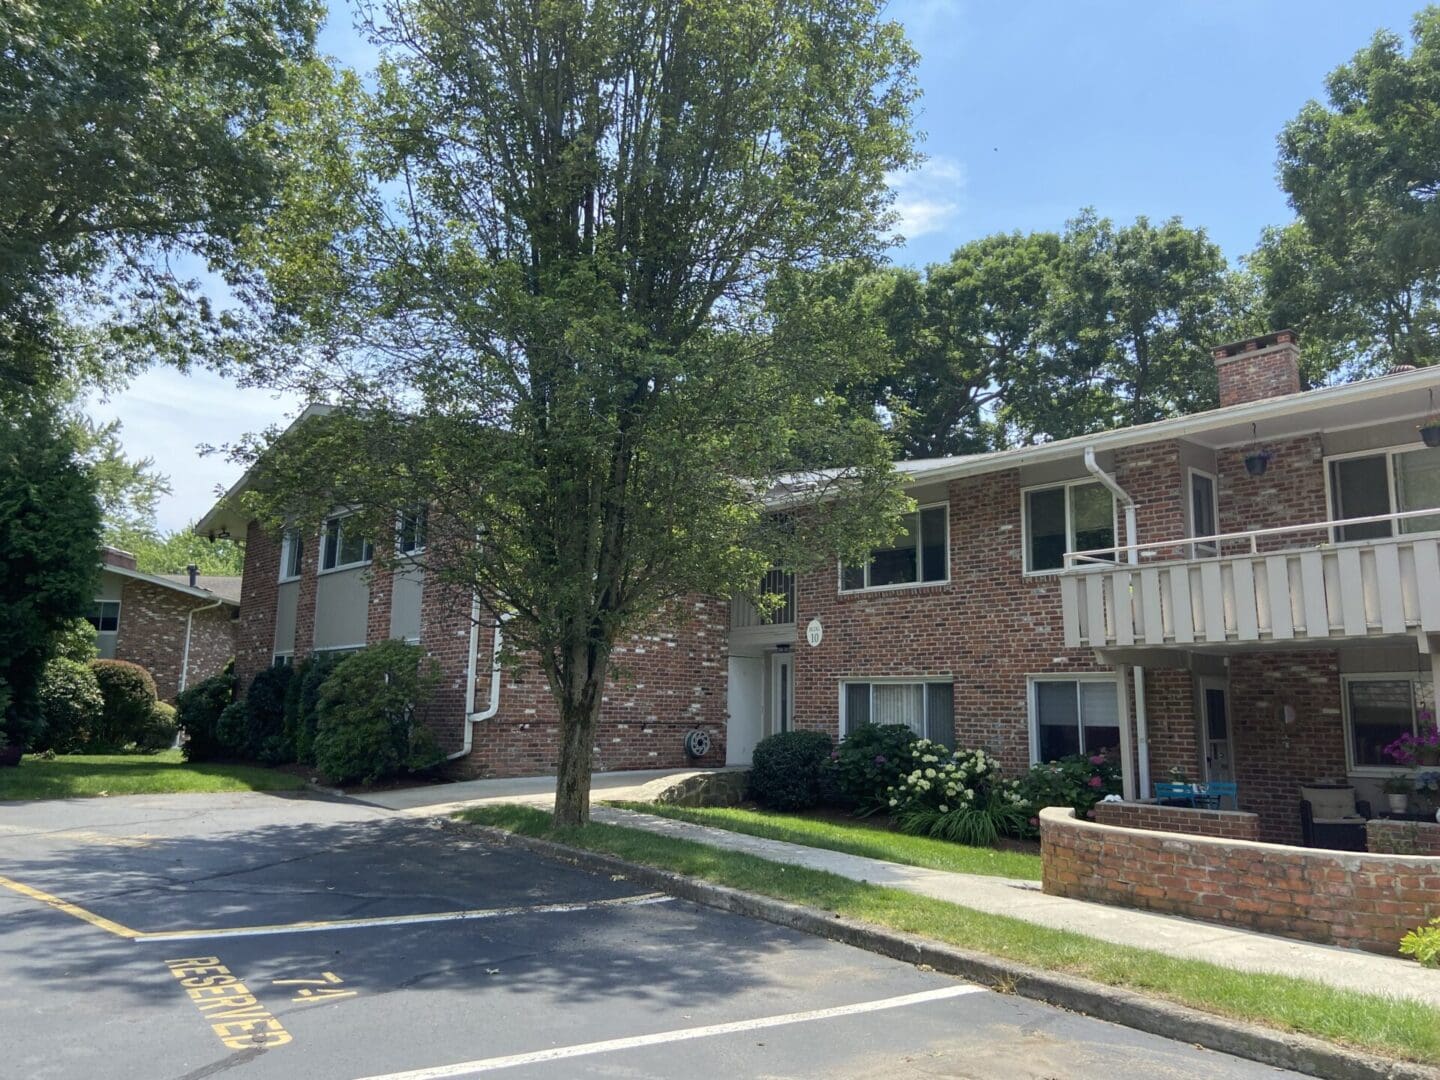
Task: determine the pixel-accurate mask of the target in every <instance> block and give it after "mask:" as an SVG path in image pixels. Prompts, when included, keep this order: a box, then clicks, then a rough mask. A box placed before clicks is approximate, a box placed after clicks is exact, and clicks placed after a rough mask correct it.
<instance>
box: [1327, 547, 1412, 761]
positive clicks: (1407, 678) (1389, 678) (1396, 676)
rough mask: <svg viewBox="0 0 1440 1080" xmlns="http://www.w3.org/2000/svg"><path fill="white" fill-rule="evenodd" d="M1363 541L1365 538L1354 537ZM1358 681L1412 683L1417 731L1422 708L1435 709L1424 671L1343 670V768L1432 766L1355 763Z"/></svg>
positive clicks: (1341, 677) (1341, 684)
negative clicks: (1353, 716)
mask: <svg viewBox="0 0 1440 1080" xmlns="http://www.w3.org/2000/svg"><path fill="white" fill-rule="evenodd" d="M1356 542H1357V543H1363V542H1364V541H1356ZM1357 682H1409V683H1411V684H1412V685H1413V689H1412V690H1411V695H1412V700H1413V701H1414V705H1415V715H1414V716H1412V717H1411V721H1410V722H1411V731H1415V732H1418V731H1419V728H1420V720H1419V713H1420V710H1421V709H1425V708H1428V709H1430V711H1431V712H1432V713H1433V712H1434V711H1435V706H1434V700H1435V692H1434V689H1433V687H1431V683H1430V675H1429V673H1428V672H1423V671H1414V670H1411V671H1364V672H1355V673H1354V674H1342V675H1341V676H1340V712H1341V715H1342V717H1343V720H1344V723H1343V729H1344V735H1345V770H1346V772H1347V773H1349V774H1350V775H1352V776H1375V777H1386V776H1394V775H1395V774H1396V773H1406V772H1409V773H1413V772H1418V771H1420V770H1421V769H1433V768H1435V766H1434V765H1401V764H1400V763H1399V762H1398V761H1397V762H1395V763H1394V764H1393V765H1357V764H1356V763H1355V733H1354V729H1353V728H1352V726H1351V724H1350V684H1351V683H1357Z"/></svg>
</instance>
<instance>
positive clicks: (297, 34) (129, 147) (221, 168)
mask: <svg viewBox="0 0 1440 1080" xmlns="http://www.w3.org/2000/svg"><path fill="white" fill-rule="evenodd" d="M323 12H324V5H323V4H321V3H320V2H318V0H106V2H104V3H95V2H94V0H43V2H36V0H10V2H8V3H6V4H4V5H3V6H0V42H4V47H3V48H0V384H5V383H9V384H12V385H13V386H29V387H35V386H40V385H46V384H48V383H50V382H51V381H52V380H54V379H56V378H57V377H63V376H64V375H65V374H68V373H73V366H74V362H75V357H76V356H77V355H79V346H80V345H81V344H84V343H86V342H88V343H89V344H92V345H96V346H99V349H98V352H90V353H87V354H86V355H89V356H91V357H92V358H94V357H98V358H99V359H100V360H103V363H102V364H100V365H99V366H92V367H90V368H88V369H87V371H86V372H85V374H86V376H87V377H89V378H104V379H108V380H111V381H113V380H114V379H115V378H117V377H118V376H119V375H120V374H121V373H122V372H123V371H124V370H126V369H128V368H131V367H133V366H134V365H136V364H138V363H140V362H143V361H144V360H145V359H147V358H148V357H149V356H151V355H153V354H155V353H156V352H160V351H167V350H168V354H169V355H170V356H171V358H174V359H184V358H185V357H186V356H187V355H188V353H189V352H190V351H191V350H192V349H194V348H197V347H199V346H201V345H202V344H203V343H204V339H205V338H206V337H207V335H209V334H210V333H211V332H212V331H213V330H214V329H216V328H218V326H219V325H220V320H218V319H216V318H214V317H213V315H212V313H211V312H210V310H209V308H208V306H207V305H206V303H205V301H204V298H203V296H202V295H201V294H200V293H199V291H198V287H197V286H196V285H195V283H194V282H189V281H185V280H182V279H180V278H179V277H178V276H177V275H175V274H173V273H172V272H171V271H170V269H169V266H170V265H171V263H170V260H171V259H172V258H175V257H177V256H190V257H192V263H193V261H194V260H199V262H198V263H194V265H197V266H198V265H203V264H208V265H209V266H210V267H211V268H212V269H223V268H226V267H228V266H230V265H231V261H230V255H231V253H232V249H233V245H234V242H235V240H236V239H237V237H238V236H239V235H240V233H241V231H242V229H243V228H244V226H245V225H246V224H248V223H249V222H251V221H253V220H254V219H255V218H256V216H257V215H258V214H259V213H260V211H261V210H262V209H263V208H264V207H265V206H266V205H267V203H268V202H269V200H270V198H271V195H272V193H273V190H274V187H275V184H276V182H277V179H278V175H279V173H278V159H277V157H276V154H275V149H276V147H275V142H274V139H273V133H272V132H271V131H270V130H269V129H268V125H267V123H266V117H267V113H268V109H269V105H270V100H271V97H272V95H273V94H274V93H275V92H276V91H277V90H278V89H279V88H281V87H283V86H284V85H285V84H286V83H287V82H288V81H289V79H290V77H291V75H292V73H293V71H294V69H295V67H296V66H297V65H298V64H301V63H304V62H305V61H306V60H307V58H309V57H310V56H311V55H312V50H313V40H314V35H315V30H316V27H317V26H318V24H319V19H320V18H321V17H322V15H323ZM90 305H96V306H98V308H99V309H100V312H92V313H91V314H92V315H96V314H99V313H108V314H109V315H112V316H114V318H113V319H112V320H111V321H110V324H109V326H108V330H109V333H108V334H106V333H102V334H88V335H87V334H81V333H80V332H79V331H78V330H77V329H76V324H75V322H74V321H73V316H75V314H76V313H77V310H83V309H85V308H86V307H89V306H90Z"/></svg>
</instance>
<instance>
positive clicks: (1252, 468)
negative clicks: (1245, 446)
mask: <svg viewBox="0 0 1440 1080" xmlns="http://www.w3.org/2000/svg"><path fill="white" fill-rule="evenodd" d="M1269 467H1270V455H1269V454H1246V455H1245V471H1246V472H1247V473H1249V474H1250V475H1251V476H1264V475H1265V470H1266V469H1268V468H1269Z"/></svg>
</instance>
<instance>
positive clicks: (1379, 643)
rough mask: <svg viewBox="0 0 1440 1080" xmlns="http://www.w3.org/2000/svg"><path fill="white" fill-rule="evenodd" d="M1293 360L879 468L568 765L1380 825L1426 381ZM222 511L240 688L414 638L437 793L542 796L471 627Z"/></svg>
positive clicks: (1410, 563) (537, 681)
mask: <svg viewBox="0 0 1440 1080" xmlns="http://www.w3.org/2000/svg"><path fill="white" fill-rule="evenodd" d="M1298 358H1299V350H1298V345H1297V342H1296V340H1295V337H1294V335H1293V334H1291V333H1289V332H1288V331H1282V332H1279V333H1276V334H1271V335H1267V336H1265V337H1262V338H1259V339H1255V340H1251V341H1247V342H1241V343H1237V344H1235V345H1231V346H1225V347H1222V348H1219V349H1217V350H1215V362H1216V364H1217V365H1218V375H1219V384H1220V392H1221V405H1220V407H1219V408H1218V409H1214V410H1210V411H1208V412H1204V413H1198V414H1194V415H1190V416H1182V417H1178V418H1174V419H1170V420H1165V421H1160V422H1158V423H1153V424H1147V425H1141V426H1137V427H1131V428H1123V429H1118V430H1114V431H1109V432H1104V433H1101V434H1097V435H1093V436H1085V437H1081V438H1075V439H1067V440H1062V441H1058V442H1052V443H1045V444H1040V445H1035V446H1026V447H1020V448H1016V449H1013V450H1007V451H1000V452H996V453H990V454H979V455H971V456H964V457H952V458H939V459H931V460H923V461H908V462H902V463H900V464H899V466H898V468H899V469H900V470H901V472H902V473H903V474H904V476H905V478H906V481H907V483H908V491H909V493H910V494H911V495H912V496H913V498H914V499H915V502H916V504H917V510H916V511H915V513H914V514H912V515H910V516H909V517H908V518H907V519H906V522H905V525H906V530H905V532H904V533H903V535H902V536H901V537H900V538H899V539H897V540H896V541H895V542H893V543H892V544H891V545H890V546H889V547H887V548H885V549H883V550H878V551H876V552H874V553H873V555H872V557H871V559H870V561H869V562H868V564H867V565H865V566H845V567H841V566H839V565H838V564H837V563H835V562H833V561H832V562H831V564H830V565H829V566H828V567H826V568H824V569H822V570H819V571H815V572H810V573H804V574H800V575H791V574H786V573H783V572H780V571H776V572H774V573H772V575H771V576H770V578H769V580H768V582H767V585H766V591H770V592H778V593H781V594H782V595H784V596H785V597H786V603H785V604H784V605H782V607H781V608H780V609H778V610H777V611H775V612H772V613H771V614H770V615H769V616H766V617H761V616H759V615H758V614H757V613H756V611H755V610H754V609H753V608H752V607H751V606H750V605H749V604H748V603H747V602H746V601H744V600H743V599H736V600H734V601H733V602H726V601H723V600H715V599H707V598H696V599H694V600H693V601H691V602H689V603H687V604H686V605H683V608H682V609H681V610H677V611H674V612H672V613H670V616H669V617H668V618H667V619H665V620H663V621H662V625H663V628H657V629H656V630H655V631H654V632H653V633H651V634H644V635H636V636H635V637H634V638H633V639H632V640H630V641H629V642H626V643H624V646H623V648H622V649H621V650H618V651H617V657H616V660H617V665H618V669H619V670H618V671H617V675H616V678H615V681H614V683H613V684H612V686H611V688H610V693H609V695H608V696H607V698H606V702H605V706H604V711H603V722H602V730H601V734H600V736H599V738H598V741H597V747H596V750H597V767H600V768H634V767H646V766H654V767H659V766H675V765H682V764H686V763H687V762H688V761H690V759H689V758H688V756H687V755H686V753H685V748H684V738H685V736H686V734H687V733H688V732H690V731H692V730H703V731H705V732H707V733H708V734H709V735H710V737H711V750H710V752H709V753H708V754H707V755H706V756H705V757H704V758H703V759H701V760H702V762H703V763H705V764H719V763H720V762H722V761H729V762H732V763H743V762H745V761H747V760H748V758H749V754H750V751H751V749H752V748H753V746H754V744H755V743H756V742H757V741H758V740H759V739H760V738H762V737H763V736H765V735H766V734H769V733H771V732H774V731H777V730H782V729H785V728H790V727H798V728H813V729H819V730H825V731H829V732H831V733H832V734H835V735H837V736H843V735H844V734H845V733H846V732H847V731H849V730H851V729H853V727H854V726H856V725H857V724H860V723H864V722H866V721H867V720H868V721H874V722H901V723H907V724H910V725H911V726H912V727H914V728H915V729H916V730H917V731H922V732H924V733H926V734H928V735H930V736H931V737H934V738H938V739H941V740H943V741H946V742H951V743H954V744H956V745H960V746H983V747H986V748H987V749H989V750H991V751H992V752H994V753H996V754H997V755H998V756H999V757H1000V758H1001V760H1002V761H1003V763H1004V764H1005V766H1006V767H1007V769H1009V770H1011V771H1012V772H1018V771H1020V770H1022V769H1024V768H1025V767H1027V766H1028V765H1029V764H1030V763H1031V762H1032V761H1035V760H1048V759H1050V758H1052V757H1055V756H1059V755H1062V754H1065V753H1070V752H1075V751H1088V752H1095V751H1098V750H1101V749H1104V750H1109V751H1111V752H1112V753H1115V754H1118V755H1119V757H1120V760H1121V761H1122V764H1123V771H1124V775H1125V785H1126V791H1127V795H1129V796H1131V797H1137V796H1138V797H1144V796H1147V795H1148V794H1149V793H1150V791H1151V787H1152V784H1153V783H1154V782H1155V781H1157V780H1163V779H1166V778H1168V777H1169V775H1170V773H1171V770H1172V769H1174V770H1178V771H1180V772H1183V773H1184V774H1185V775H1186V776H1187V777H1188V778H1189V779H1192V780H1206V779H1209V780H1222V779H1224V780H1233V781H1234V782H1236V783H1237V784H1238V790H1239V796H1238V803H1239V807H1240V808H1241V809H1245V810H1252V811H1255V812H1256V813H1258V814H1259V815H1260V823H1259V829H1260V835H1261V837H1262V839H1268V840H1279V841H1295V840H1297V839H1298V838H1299V835H1300V823H1299V817H1298V799H1299V787H1300V785H1301V784H1302V783H1308V782H1312V781H1316V780H1327V781H1332V782H1335V783H1339V784H1351V785H1353V786H1354V787H1355V788H1356V790H1357V792H1358V793H1359V794H1360V796H1361V797H1362V798H1365V797H1369V798H1372V799H1377V798H1378V786H1379V783H1380V781H1381V780H1382V779H1383V778H1384V777H1385V776H1387V775H1390V774H1392V773H1394V772H1395V771H1396V769H1395V767H1394V764H1393V763H1392V762H1390V761H1389V759H1388V758H1386V757H1385V756H1384V755H1383V753H1382V748H1383V746H1384V745H1386V744H1388V743H1389V742H1390V741H1392V740H1393V739H1394V738H1395V737H1396V736H1397V735H1398V734H1399V733H1400V732H1402V731H1415V730H1418V729H1420V728H1421V727H1422V726H1424V724H1425V719H1424V717H1423V715H1422V712H1423V710H1425V709H1427V708H1428V709H1432V710H1433V700H1434V698H1433V689H1432V687H1433V684H1434V675H1433V668H1434V665H1435V660H1434V657H1435V655H1436V653H1435V652H1434V651H1432V648H1431V646H1432V643H1433V641H1434V638H1433V637H1432V635H1433V634H1437V633H1440V548H1437V536H1436V534H1437V533H1440V513H1437V514H1435V515H1427V514H1425V513H1423V512H1422V511H1424V510H1427V509H1430V508H1434V507H1440V449H1432V448H1430V447H1428V446H1426V445H1425V444H1424V443H1422V441H1421V439H1420V437H1419V435H1418V434H1417V430H1416V429H1417V424H1419V423H1420V422H1421V421H1422V420H1423V419H1424V418H1425V417H1426V416H1428V415H1429V413H1430V411H1431V410H1432V409H1433V407H1434V406H1433V392H1434V389H1435V388H1436V387H1437V386H1440V369H1422V370H1414V371H1401V372H1396V373H1394V374H1390V375H1386V376H1383V377H1379V378H1374V379H1369V380H1364V381H1360V382H1354V383H1349V384H1345V385H1340V386H1334V387H1327V388H1323V389H1318V390H1312V391H1307V392H1301V390H1300V379H1299V369H1298ZM240 486H243V481H242V485H240ZM233 505H234V504H233V502H232V501H222V502H221V504H219V505H218V506H217V507H216V508H215V509H214V510H212V511H211V513H210V514H209V515H207V517H206V518H205V519H204V520H203V521H202V522H201V524H200V526H199V528H200V530H201V531H207V530H209V531H215V530H219V529H226V530H228V531H229V532H231V533H232V534H234V535H244V536H246V538H247V561H246V574H245V591H244V594H243V596H242V602H241V616H240V623H239V633H238V640H237V657H238V660H237V666H238V669H239V670H240V672H241V673H242V675H248V674H253V673H254V672H255V671H257V670H259V668H260V667H262V666H264V665H267V664H270V663H273V662H275V661H276V660H277V659H280V660H282V661H283V660H285V659H287V658H291V657H298V656H302V655H304V654H306V653H307V652H309V651H312V650H317V649H348V648H355V647H358V646H361V645H364V644H365V643H367V642H372V641H377V640H382V639H384V638H386V637H404V638H407V639H409V640H415V641H418V642H419V643H420V644H421V645H422V646H423V647H424V648H425V649H426V650H427V651H428V652H430V653H432V654H434V655H435V656H436V657H438V658H439V659H440V661H441V663H442V665H443V666H444V669H445V672H446V685H445V699H444V701H443V702H441V703H439V707H438V710H437V713H436V719H435V723H436V727H437V731H438V732H439V733H440V735H441V737H442V739H444V740H447V741H448V744H449V746H450V747H451V748H452V749H453V750H454V751H456V752H463V751H464V749H465V745H466V744H465V742H464V739H465V733H466V730H467V729H473V731H472V733H473V739H472V742H471V743H470V744H469V746H470V748H469V751H468V752H463V756H462V757H461V758H459V759H457V763H458V762H459V761H463V762H464V765H463V768H464V769H465V771H467V772H469V773H471V774H474V775H518V774H523V773H526V772H532V773H533V772H544V771H549V770H552V769H553V766H554V756H555V747H556V722H555V717H554V711H553V708H552V707H551V705H550V703H549V701H548V697H547V694H546V691H545V687H544V682H543V679H542V677H541V676H540V675H539V673H538V671H536V670H535V669H534V668H533V666H522V669H521V670H520V671H519V672H515V673H511V672H505V673H502V674H501V676H500V685H499V687H498V694H494V693H492V685H491V669H490V656H491V650H492V648H493V635H494V630H493V628H489V627H481V628H479V629H478V630H474V631H472V628H471V622H470V619H469V604H468V600H467V599H466V598H463V597H453V596H452V597H445V596H443V595H435V596H432V595H431V592H432V591H435V592H438V590H427V589H426V588H425V587H424V583H423V580H421V577H420V575H419V573H418V572H408V573H407V572H404V571H401V572H398V573H396V574H395V575H386V574H381V573H378V572H376V573H372V572H371V568H370V566H369V561H368V553H367V551H366V549H365V546H364V545H363V543H361V542H360V541H359V540H357V539H356V538H353V537H352V538H349V540H348V542H347V538H346V537H345V536H344V535H343V520H344V519H343V518H337V519H334V520H333V521H332V523H331V524H330V525H329V526H327V529H332V528H333V530H334V535H333V536H329V535H327V536H326V537H325V538H324V542H318V541H319V540H320V538H317V539H316V540H313V541H311V542H309V543H305V542H300V541H298V540H297V539H296V538H294V537H289V538H282V539H279V540H277V539H275V538H272V537H269V536H267V535H265V534H263V533H262V532H261V531H260V530H259V529H258V528H257V527H255V525H254V524H253V523H251V522H249V521H246V520H244V519H243V517H242V516H241V515H239V514H238V513H237V512H235V511H234V510H232V509H230V507H231V506H233ZM322 562H323V563H324V564H325V565H322ZM492 703H493V704H494V708H493V715H491V713H492V709H491V704H492ZM467 712H468V714H469V716H470V717H472V718H474V717H483V719H480V720H478V721H477V722H475V723H473V724H472V723H467V722H466V719H465V716H466V714H467Z"/></svg>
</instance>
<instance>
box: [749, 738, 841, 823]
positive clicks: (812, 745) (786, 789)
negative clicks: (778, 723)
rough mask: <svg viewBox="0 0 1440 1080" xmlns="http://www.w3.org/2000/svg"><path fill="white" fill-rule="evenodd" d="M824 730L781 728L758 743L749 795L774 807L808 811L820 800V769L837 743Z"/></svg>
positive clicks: (752, 766) (765, 804) (752, 767)
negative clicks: (780, 730)
mask: <svg viewBox="0 0 1440 1080" xmlns="http://www.w3.org/2000/svg"><path fill="white" fill-rule="evenodd" d="M834 745H835V744H834V742H833V741H832V740H831V738H830V736H829V735H827V734H825V733H824V732H823V731H782V732H779V733H778V734H776V735H771V736H770V737H769V738H765V739H761V740H760V741H759V742H758V743H756V744H755V753H754V755H753V757H752V758H751V763H750V797H751V798H752V799H754V800H755V801H756V802H757V803H759V804H760V805H761V806H766V807H769V808H770V809H771V810H808V809H810V808H811V807H813V806H816V805H817V804H818V803H819V802H820V794H821V789H820V770H821V768H822V767H823V766H824V764H825V763H826V762H827V761H828V760H829V758H830V750H831V748H832V747H833V746H834Z"/></svg>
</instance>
